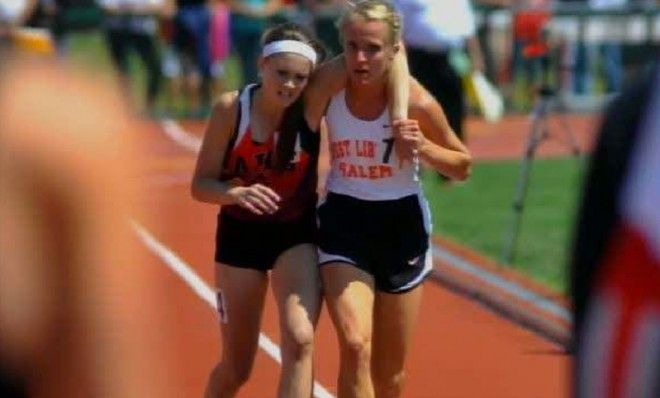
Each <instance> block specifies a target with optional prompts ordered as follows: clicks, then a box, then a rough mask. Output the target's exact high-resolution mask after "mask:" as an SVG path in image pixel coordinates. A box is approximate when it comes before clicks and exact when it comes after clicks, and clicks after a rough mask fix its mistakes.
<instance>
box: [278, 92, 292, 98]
mask: <svg viewBox="0 0 660 398" xmlns="http://www.w3.org/2000/svg"><path fill="white" fill-rule="evenodd" d="M277 95H278V96H279V97H280V98H282V99H285V100H291V99H292V98H293V93H292V92H290V91H284V90H279V91H278V92H277Z"/></svg>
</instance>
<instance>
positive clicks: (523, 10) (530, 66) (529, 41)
mask: <svg viewBox="0 0 660 398" xmlns="http://www.w3.org/2000/svg"><path fill="white" fill-rule="evenodd" d="M514 7H515V9H514V14H513V47H512V54H511V80H512V83H513V86H514V88H515V87H518V86H519V84H518V79H519V77H520V76H521V75H523V76H524V88H523V90H522V91H523V97H522V98H521V101H520V105H521V106H522V107H527V106H528V105H529V104H531V103H532V101H533V100H534V98H535V95H536V91H537V89H538V88H539V86H541V85H542V84H543V83H544V79H545V78H546V77H547V76H544V72H545V73H547V72H548V71H547V70H544V69H547V67H548V66H549V56H550V55H549V51H550V48H549V47H548V37H547V36H548V34H547V30H546V29H547V24H548V21H550V18H551V11H550V1H549V0H516V1H515V4H514ZM518 91H519V90H515V89H514V97H516V98H518V95H516V94H517V93H518Z"/></svg>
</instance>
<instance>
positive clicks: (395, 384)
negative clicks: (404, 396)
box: [372, 369, 406, 398]
mask: <svg viewBox="0 0 660 398" xmlns="http://www.w3.org/2000/svg"><path fill="white" fill-rule="evenodd" d="M372 379H373V382H374V389H375V390H376V396H378V397H385V398H398V397H400V396H401V393H402V391H403V386H404V384H405V381H406V372H405V371H404V370H400V371H398V372H395V373H385V372H379V371H377V370H375V369H374V372H373V374H372Z"/></svg>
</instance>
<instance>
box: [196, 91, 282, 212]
mask: <svg viewBox="0 0 660 398" xmlns="http://www.w3.org/2000/svg"><path fill="white" fill-rule="evenodd" d="M237 112H238V96H237V93H236V92H231V93H226V94H223V95H222V96H221V97H220V100H219V101H218V103H217V104H216V105H215V107H214V108H213V113H212V114H211V120H210V121H209V123H208V125H207V127H206V132H205V133H204V140H203V141H202V148H201V149H200V151H199V155H198V156H197V164H196V165H195V173H194V175H193V181H192V185H191V193H192V196H193V198H195V199H196V200H199V201H201V202H206V203H215V204H219V205H239V206H241V207H243V208H246V209H248V210H250V211H251V212H253V213H255V214H260V215H261V214H265V213H270V214H272V213H274V212H276V211H277V210H278V206H277V202H279V201H280V197H279V195H277V193H275V191H273V190H272V189H270V188H268V187H266V186H264V185H261V184H252V185H250V186H243V183H242V182H241V181H240V180H238V179H234V180H230V181H220V174H221V172H222V165H223V163H224V160H225V159H224V155H225V153H226V151H227V146H228V145H229V140H230V138H231V135H232V132H233V131H234V127H235V126H234V123H235V122H234V121H235V120H236V114H237ZM228 121H229V122H228Z"/></svg>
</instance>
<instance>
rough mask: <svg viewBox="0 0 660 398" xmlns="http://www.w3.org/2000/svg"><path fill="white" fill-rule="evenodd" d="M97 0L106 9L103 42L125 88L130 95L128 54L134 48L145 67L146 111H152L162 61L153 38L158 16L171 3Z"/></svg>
mask: <svg viewBox="0 0 660 398" xmlns="http://www.w3.org/2000/svg"><path fill="white" fill-rule="evenodd" d="M99 1H100V5H101V7H102V8H103V10H104V11H105V12H106V18H105V21H104V25H105V31H106V41H107V44H108V48H109V49H110V55H111V57H112V61H113V63H114V65H115V67H116V68H117V71H118V72H119V75H120V79H121V81H122V85H123V87H124V91H125V93H126V95H127V96H129V98H130V93H131V88H130V86H131V85H130V74H129V72H130V71H129V54H130V51H131V50H134V51H135V52H136V53H137V54H138V56H139V57H140V59H141V60H142V62H143V64H144V66H145V69H146V73H147V87H146V101H147V110H148V112H153V111H154V106H155V102H156V98H157V96H158V92H159V90H160V83H161V70H160V64H161V62H160V54H159V52H158V44H157V40H156V33H157V28H158V20H157V18H158V16H159V15H161V14H163V13H168V12H169V13H171V12H172V4H171V2H170V0H99ZM136 108H138V109H139V108H140V107H138V106H136Z"/></svg>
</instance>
